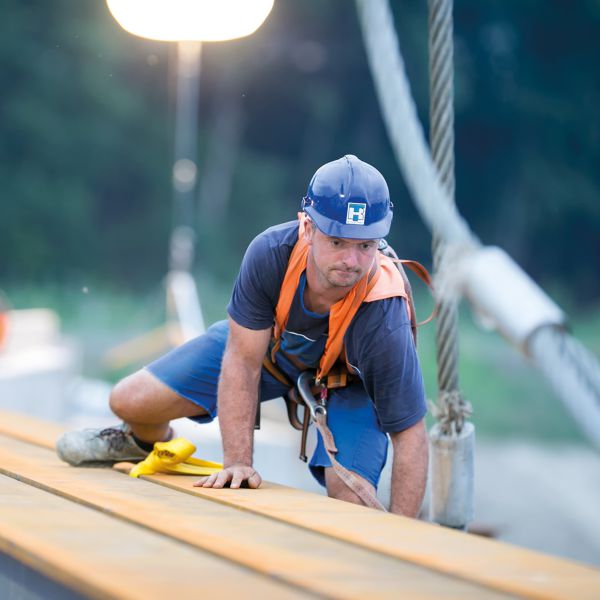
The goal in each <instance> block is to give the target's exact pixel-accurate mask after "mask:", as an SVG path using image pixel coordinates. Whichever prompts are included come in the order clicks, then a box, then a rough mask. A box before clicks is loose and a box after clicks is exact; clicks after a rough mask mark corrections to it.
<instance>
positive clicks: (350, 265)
mask: <svg viewBox="0 0 600 600" xmlns="http://www.w3.org/2000/svg"><path fill="white" fill-rule="evenodd" d="M342 262H343V263H344V266H345V267H346V268H347V269H355V268H356V267H357V265H358V250H357V249H356V248H354V247H351V248H346V250H345V252H344V254H343V256H342Z"/></svg>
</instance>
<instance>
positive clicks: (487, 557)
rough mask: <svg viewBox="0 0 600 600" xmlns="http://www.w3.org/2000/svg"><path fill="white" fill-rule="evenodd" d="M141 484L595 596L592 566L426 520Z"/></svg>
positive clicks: (444, 564) (170, 481) (283, 498)
mask: <svg viewBox="0 0 600 600" xmlns="http://www.w3.org/2000/svg"><path fill="white" fill-rule="evenodd" d="M1 414H2V413H0V415H1ZM11 418H12V416H11V415H4V418H0V432H5V433H6V434H7V435H14V436H16V437H20V438H21V439H25V438H26V435H25V434H26V433H27V432H28V431H32V430H37V431H41V430H43V424H44V422H43V421H38V422H37V423H36V425H35V426H34V427H32V425H31V421H32V420H31V419H30V418H29V417H21V418H19V419H17V420H16V422H15V423H13V422H12V421H11ZM33 421H34V422H35V420H33ZM53 435H54V433H53ZM50 438H51V439H50ZM40 439H41V440H43V441H42V442H41V444H42V445H45V446H46V447H48V446H49V447H53V440H54V438H53V437H52V436H47V437H46V439H45V440H44V434H43V433H42V434H41V435H40V438H39V439H38V442H39V441H40ZM145 479H147V480H148V481H152V482H154V483H158V484H160V485H163V486H167V487H170V488H172V489H177V490H180V491H184V492H186V493H188V494H193V495H198V496H202V497H203V498H206V499H210V500H213V501H216V502H219V503H223V504H225V505H227V506H232V507H235V508H237V509H242V510H247V511H250V512H253V513H256V514H259V515H263V516H266V517H269V518H272V519H276V520H280V521H283V522H285V523H289V524H292V525H295V526H298V527H302V528H305V529H307V530H310V531H316V532H319V533H322V534H326V535H328V536H331V537H333V538H336V539H339V540H342V541H345V542H348V543H352V544H356V545H359V546H361V547H364V548H367V549H369V550H372V551H375V552H380V553H383V554H386V555H388V556H392V557H394V558H399V559H401V560H404V561H409V562H412V563H414V564H417V565H422V566H424V567H427V568H431V569H435V570H437V571H440V572H442V573H447V574H450V575H453V576H456V577H461V578H464V579H467V580H470V581H474V582H478V583H481V584H483V585H485V586H490V587H493V588H496V589H498V590H502V591H504V592H507V593H512V594H520V595H523V596H525V597H529V598H569V599H570V598H572V597H573V595H574V594H575V595H576V596H577V597H580V598H597V597H598V596H600V592H599V590H600V571H599V570H598V569H596V568H594V567H591V566H587V565H581V564H577V563H574V562H571V561H567V560H562V559H559V558H555V557H551V556H548V555H545V554H542V553H539V552H533V551H530V550H526V549H523V548H519V547H517V546H513V545H509V544H505V543H502V542H497V541H495V540H487V539H484V538H480V537H477V536H472V535H468V534H463V533H460V532H456V531H452V530H450V529H447V528H442V527H436V526H434V525H432V524H430V523H424V522H421V521H417V520H414V519H404V518H402V517H397V516H394V515H384V514H381V513H378V512H376V511H372V510H369V509H366V508H363V507H359V506H356V505H352V504H349V503H343V502H338V501H335V500H332V499H329V498H326V497H324V496H318V495H315V494H311V493H307V492H303V491H301V490H296V489H293V488H287V487H284V486H280V485H277V484H273V483H268V482H264V483H263V485H262V486H261V488H260V489H259V490H247V489H245V490H244V489H243V490H230V489H225V490H213V489H207V490H204V489H201V488H193V487H192V482H193V481H195V479H194V478H189V477H182V476H173V475H155V476H151V477H145Z"/></svg>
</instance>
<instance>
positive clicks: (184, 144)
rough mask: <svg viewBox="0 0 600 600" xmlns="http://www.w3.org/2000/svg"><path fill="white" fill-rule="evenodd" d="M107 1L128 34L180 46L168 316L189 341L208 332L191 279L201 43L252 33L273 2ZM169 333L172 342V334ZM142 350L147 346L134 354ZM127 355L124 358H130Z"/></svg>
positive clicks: (168, 279) (268, 11)
mask: <svg viewBox="0 0 600 600" xmlns="http://www.w3.org/2000/svg"><path fill="white" fill-rule="evenodd" d="M106 1H107V4H108V8H109V10H110V12H111V13H112V15H113V17H114V18H115V19H116V21H117V22H118V23H119V25H121V27H123V29H125V30H126V31H128V32H129V33H132V34H134V35H138V36H140V37H144V38H148V39H153V40H160V41H171V42H177V103H176V110H175V149H174V158H173V228H172V232H171V238H170V242H169V272H168V274H167V315H168V318H170V319H171V320H174V321H175V322H177V323H178V324H179V329H180V332H181V336H180V337H182V338H183V341H187V340H189V339H191V338H193V337H196V336H197V335H199V334H201V333H202V332H203V331H204V319H203V317H202V310H201V308H200V300H199V297H198V291H197V288H196V283H195V281H194V279H193V277H192V274H191V270H192V265H193V262H194V246H195V232H194V229H193V227H192V224H193V222H194V206H195V190H196V182H197V179H198V168H197V165H196V151H197V137H196V136H197V125H198V116H197V108H198V94H199V82H200V57H201V51H202V42H208V41H211V42H214V41H225V40H231V39H235V38H240V37H245V36H247V35H250V34H252V33H254V31H256V30H257V29H258V28H259V27H260V26H261V24H262V23H263V22H264V20H265V19H266V18H267V16H268V15H269V13H270V12H271V9H272V8H273V2H274V0H106ZM166 329H167V337H169V328H166ZM169 341H171V340H169ZM180 341H181V340H180ZM140 345H141V346H143V345H144V344H138V345H137V346H135V348H138V347H139V346H140ZM130 347H131V345H130ZM126 350H127V349H125V351H124V352H123V353H122V355H127V351H126Z"/></svg>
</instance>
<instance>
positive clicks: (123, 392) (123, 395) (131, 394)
mask: <svg viewBox="0 0 600 600" xmlns="http://www.w3.org/2000/svg"><path fill="white" fill-rule="evenodd" d="M145 375H146V373H145V371H143V370H142V371H137V372H136V373H133V375H129V376H128V377H125V379H122V380H121V381H119V383H117V384H116V385H115V386H114V387H113V389H112V390H111V392H110V398H109V404H110V409H111V410H112V411H113V412H114V413H115V415H117V417H119V418H121V419H123V420H124V421H132V422H135V421H136V420H137V419H139V418H140V417H141V416H142V415H143V413H144V404H145V402H146V401H147V398H148V396H149V394H150V393H151V390H149V386H148V382H147V381H146V377H145Z"/></svg>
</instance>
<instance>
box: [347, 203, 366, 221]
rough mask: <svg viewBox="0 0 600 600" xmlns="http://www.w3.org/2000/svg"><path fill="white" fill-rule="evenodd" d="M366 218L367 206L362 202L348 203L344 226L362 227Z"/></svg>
mask: <svg viewBox="0 0 600 600" xmlns="http://www.w3.org/2000/svg"><path fill="white" fill-rule="evenodd" d="M366 216H367V205H366V204H364V203H362V202H348V212H347V213H346V225H364V224H365V217H366Z"/></svg>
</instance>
